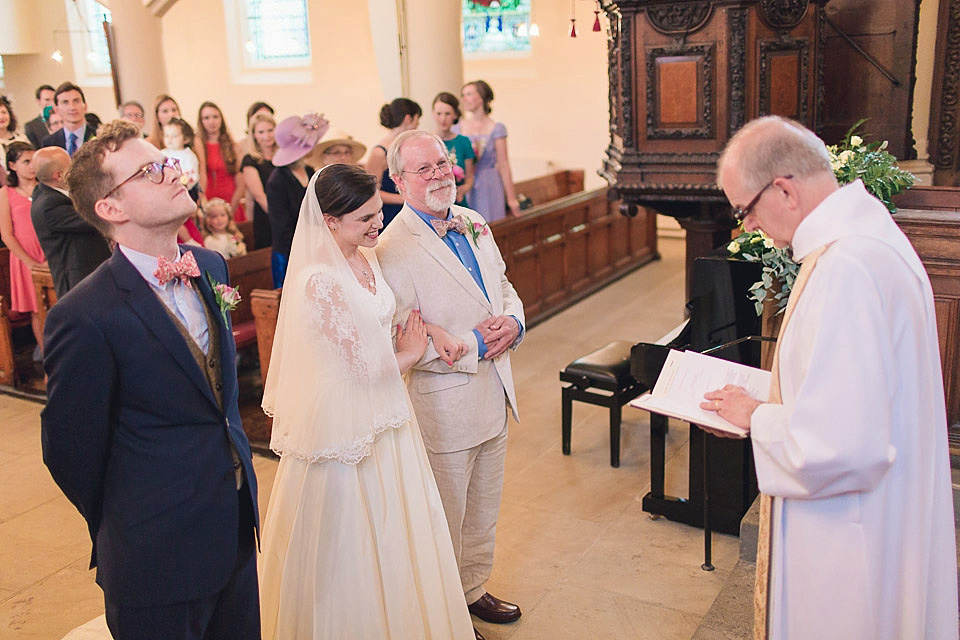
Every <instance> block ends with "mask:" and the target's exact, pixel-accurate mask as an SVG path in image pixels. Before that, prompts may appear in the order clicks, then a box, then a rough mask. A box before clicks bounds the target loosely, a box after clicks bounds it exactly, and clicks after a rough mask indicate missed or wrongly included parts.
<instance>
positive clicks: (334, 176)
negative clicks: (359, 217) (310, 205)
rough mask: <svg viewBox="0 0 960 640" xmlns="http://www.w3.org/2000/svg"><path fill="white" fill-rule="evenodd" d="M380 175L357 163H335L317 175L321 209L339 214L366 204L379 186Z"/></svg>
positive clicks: (337, 215)
mask: <svg viewBox="0 0 960 640" xmlns="http://www.w3.org/2000/svg"><path fill="white" fill-rule="evenodd" d="M379 187H380V185H379V181H378V180H377V177H376V176H373V175H370V174H369V173H367V172H366V171H364V170H363V169H361V168H360V167H359V166H357V165H354V164H331V165H328V166H327V167H324V169H323V170H322V171H321V172H320V175H318V176H317V180H316V184H315V185H314V191H315V192H316V194H317V202H318V203H319V204H320V210H321V211H323V213H325V214H326V215H329V216H333V217H334V218H339V217H340V216H344V215H346V214H348V213H352V212H353V211H356V210H357V209H359V208H360V207H362V206H363V205H364V204H365V203H366V202H367V200H369V199H370V198H372V197H373V196H374V195H375V194H376V193H377V189H379Z"/></svg>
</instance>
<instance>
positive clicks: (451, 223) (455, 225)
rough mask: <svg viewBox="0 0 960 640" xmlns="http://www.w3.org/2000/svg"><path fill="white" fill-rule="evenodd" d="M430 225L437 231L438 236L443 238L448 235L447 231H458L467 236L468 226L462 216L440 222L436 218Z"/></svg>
mask: <svg viewBox="0 0 960 640" xmlns="http://www.w3.org/2000/svg"><path fill="white" fill-rule="evenodd" d="M430 224H432V225H433V228H434V229H436V230H437V235H438V236H440V237H441V238H442V237H443V236H445V235H447V231H456V232H457V233H459V234H461V235H466V233H467V229H468V228H469V227H468V224H467V221H466V220H465V219H464V217H463V216H462V215H459V216H455V217H453V218H451V219H450V220H438V219H436V218H434V219H432V220H430Z"/></svg>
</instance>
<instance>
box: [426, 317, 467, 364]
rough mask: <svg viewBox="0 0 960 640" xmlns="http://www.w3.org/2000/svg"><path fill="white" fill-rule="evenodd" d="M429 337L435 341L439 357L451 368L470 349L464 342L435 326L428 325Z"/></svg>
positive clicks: (434, 344)
mask: <svg viewBox="0 0 960 640" xmlns="http://www.w3.org/2000/svg"><path fill="white" fill-rule="evenodd" d="M427 335H428V336H430V340H432V341H433V348H434V349H435V350H436V352H437V355H438V356H440V359H441V360H443V361H444V362H446V363H447V366H450V367H452V366H453V363H454V362H456V361H457V360H459V359H460V356H462V355H464V354H465V353H466V352H467V351H468V350H469V349H470V348H469V347H468V346H467V344H466V343H465V342H464V341H463V340H461V339H460V338H458V337H457V336H455V335H453V334H452V333H450V332H449V331H447V330H446V329H444V328H443V327H441V326H438V325H435V324H428V325H427Z"/></svg>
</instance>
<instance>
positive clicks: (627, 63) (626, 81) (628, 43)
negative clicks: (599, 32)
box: [620, 15, 634, 149]
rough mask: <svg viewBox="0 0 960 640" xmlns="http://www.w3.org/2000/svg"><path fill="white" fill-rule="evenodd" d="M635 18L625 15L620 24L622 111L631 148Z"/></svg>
mask: <svg viewBox="0 0 960 640" xmlns="http://www.w3.org/2000/svg"><path fill="white" fill-rule="evenodd" d="M633 19H634V16H632V15H625V16H623V18H622V19H621V24H620V69H621V70H622V73H621V74H620V104H621V108H620V113H621V116H622V117H623V132H622V133H621V135H622V136H623V146H624V148H627V149H630V148H632V147H633V145H634V140H633Z"/></svg>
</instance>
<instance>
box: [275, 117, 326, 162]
mask: <svg viewBox="0 0 960 640" xmlns="http://www.w3.org/2000/svg"><path fill="white" fill-rule="evenodd" d="M329 126H330V123H329V122H327V121H326V120H324V119H323V118H322V117H320V116H318V115H317V114H315V113H308V114H307V115H305V116H303V117H302V118H301V117H300V116H290V117H289V118H286V119H284V120H283V121H282V122H281V123H280V124H278V125H277V130H276V133H275V137H276V140H277V152H276V153H275V154H273V165H274V166H275V167H285V166H287V165H288V164H290V163H292V162H296V161H297V160H299V159H300V158H302V157H304V156H305V155H307V154H308V153H310V152H311V151H313V148H314V147H315V146H316V145H317V143H318V142H319V141H320V138H321V137H323V134H324V133H326V132H327V128H328V127H329Z"/></svg>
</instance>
